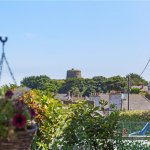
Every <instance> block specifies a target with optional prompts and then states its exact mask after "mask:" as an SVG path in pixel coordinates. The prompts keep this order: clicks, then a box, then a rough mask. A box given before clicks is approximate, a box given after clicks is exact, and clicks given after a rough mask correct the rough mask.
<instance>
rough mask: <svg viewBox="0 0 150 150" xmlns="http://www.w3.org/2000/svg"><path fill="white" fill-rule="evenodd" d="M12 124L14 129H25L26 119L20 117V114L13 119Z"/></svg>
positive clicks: (22, 116)
mask: <svg viewBox="0 0 150 150" xmlns="http://www.w3.org/2000/svg"><path fill="white" fill-rule="evenodd" d="M12 124H13V125H14V126H15V127H16V128H19V129H21V128H23V127H25V125H26V117H25V116H24V115H22V114H16V115H15V116H14V117H13V120H12Z"/></svg>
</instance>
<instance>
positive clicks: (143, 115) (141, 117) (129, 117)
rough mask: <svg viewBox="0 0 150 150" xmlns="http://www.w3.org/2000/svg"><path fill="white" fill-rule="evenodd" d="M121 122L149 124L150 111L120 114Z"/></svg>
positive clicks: (131, 111) (123, 112) (132, 111)
mask: <svg viewBox="0 0 150 150" xmlns="http://www.w3.org/2000/svg"><path fill="white" fill-rule="evenodd" d="M119 116H120V118H119V120H120V121H124V122H128V121H129V122H131V121H132V122H149V121H150V111H142V110H130V111H122V112H120V115H119Z"/></svg>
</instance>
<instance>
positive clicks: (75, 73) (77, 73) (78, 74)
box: [66, 68, 81, 79]
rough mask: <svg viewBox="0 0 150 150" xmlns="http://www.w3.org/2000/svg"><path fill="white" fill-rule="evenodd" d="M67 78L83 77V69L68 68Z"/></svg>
mask: <svg viewBox="0 0 150 150" xmlns="http://www.w3.org/2000/svg"><path fill="white" fill-rule="evenodd" d="M66 78H67V79H68V78H81V71H80V70H75V69H73V68H72V69H71V70H67V77H66Z"/></svg>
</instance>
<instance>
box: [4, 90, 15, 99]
mask: <svg viewBox="0 0 150 150" xmlns="http://www.w3.org/2000/svg"><path fill="white" fill-rule="evenodd" d="M13 94H14V93H13V92H12V91H11V90H8V91H7V92H6V93H5V97H6V98H11V97H12V96H13Z"/></svg>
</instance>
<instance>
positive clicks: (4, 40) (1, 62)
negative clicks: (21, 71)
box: [0, 36, 17, 84]
mask: <svg viewBox="0 0 150 150" xmlns="http://www.w3.org/2000/svg"><path fill="white" fill-rule="evenodd" d="M7 40H8V38H7V37H5V39H3V38H2V37H1V36H0V41H1V42H2V56H1V60H0V81H1V76H2V68H3V63H4V61H5V62H6V65H7V67H8V70H9V73H10V75H11V77H12V79H13V82H14V84H17V82H16V80H15V78H14V75H13V73H12V71H11V68H10V66H9V63H8V61H7V58H6V56H5V51H4V46H5V43H6V42H7Z"/></svg>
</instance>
